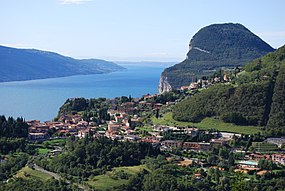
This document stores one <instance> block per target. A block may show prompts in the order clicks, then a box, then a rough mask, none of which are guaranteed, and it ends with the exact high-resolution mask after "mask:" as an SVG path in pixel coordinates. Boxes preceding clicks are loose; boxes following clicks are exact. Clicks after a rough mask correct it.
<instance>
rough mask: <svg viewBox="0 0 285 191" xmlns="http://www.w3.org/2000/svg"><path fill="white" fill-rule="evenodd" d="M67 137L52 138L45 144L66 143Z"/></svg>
mask: <svg viewBox="0 0 285 191" xmlns="http://www.w3.org/2000/svg"><path fill="white" fill-rule="evenodd" d="M65 141H66V139H52V140H48V141H44V142H43V144H45V143H46V144H49V145H52V146H54V145H58V144H62V143H65Z"/></svg>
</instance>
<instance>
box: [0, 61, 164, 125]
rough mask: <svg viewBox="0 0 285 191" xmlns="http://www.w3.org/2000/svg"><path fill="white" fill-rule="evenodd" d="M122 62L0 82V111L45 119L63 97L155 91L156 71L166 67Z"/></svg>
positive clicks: (134, 94)
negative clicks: (108, 68)
mask: <svg viewBox="0 0 285 191" xmlns="http://www.w3.org/2000/svg"><path fill="white" fill-rule="evenodd" d="M122 66H124V67H125V68H126V69H125V70H122V71H118V72H114V73H108V74H95V75H80V76H71V77H63V78H51V79H42V80H31V81H21V82H5V83H0V100H1V102H0V115H5V116H13V117H20V116H22V117H23V118H25V119H26V120H32V119H38V120H41V121H47V120H52V119H53V118H54V117H56V115H57V112H58V110H59V107H60V106H61V105H62V104H63V103H64V102H65V100H66V99H67V98H74V97H84V98H98V97H107V98H113V97H119V96H123V95H124V96H129V95H131V96H132V97H141V96H142V95H144V94H147V93H149V94H155V93H157V87H158V82H159V77H160V74H161V72H162V71H163V69H164V68H166V67H167V66H166V65H164V64H160V65H151V64H150V63H148V65H140V64H127V65H122Z"/></svg>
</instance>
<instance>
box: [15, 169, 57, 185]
mask: <svg viewBox="0 0 285 191" xmlns="http://www.w3.org/2000/svg"><path fill="white" fill-rule="evenodd" d="M15 176H16V177H21V178H38V179H40V180H42V181H47V180H48V179H50V178H52V176H50V175H48V174H46V173H43V172H40V171H37V170H33V169H31V168H29V167H27V166H25V167H24V168H22V169H21V170H20V171H18V173H17V174H16V175H15Z"/></svg>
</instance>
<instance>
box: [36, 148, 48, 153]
mask: <svg viewBox="0 0 285 191" xmlns="http://www.w3.org/2000/svg"><path fill="white" fill-rule="evenodd" d="M36 151H37V153H38V154H47V153H48V152H49V151H51V149H47V148H37V149H36Z"/></svg>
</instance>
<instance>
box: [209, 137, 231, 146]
mask: <svg viewBox="0 0 285 191" xmlns="http://www.w3.org/2000/svg"><path fill="white" fill-rule="evenodd" d="M210 144H211V146H215V145H226V144H227V140H225V139H211V140H210Z"/></svg>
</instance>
